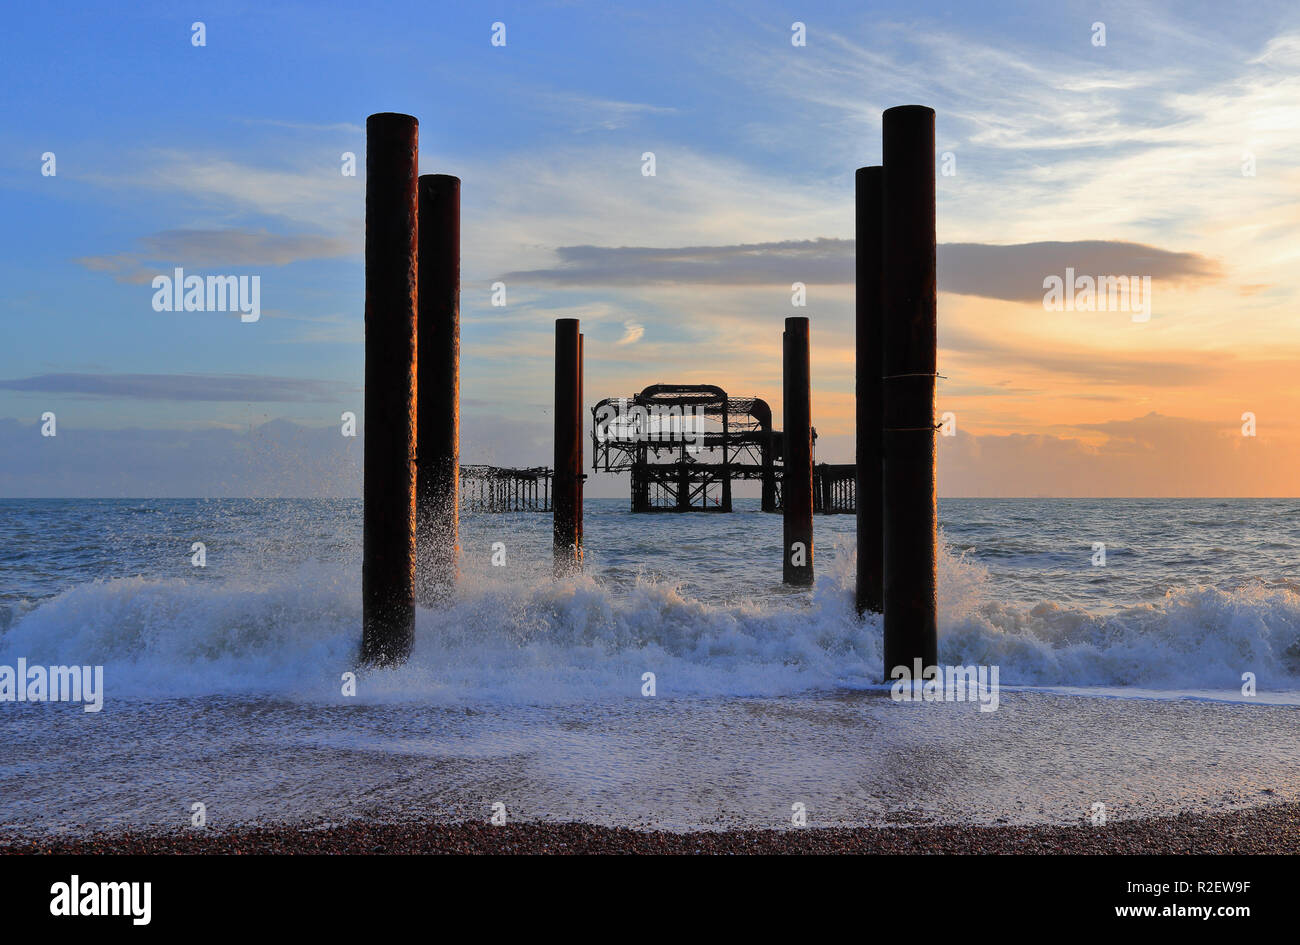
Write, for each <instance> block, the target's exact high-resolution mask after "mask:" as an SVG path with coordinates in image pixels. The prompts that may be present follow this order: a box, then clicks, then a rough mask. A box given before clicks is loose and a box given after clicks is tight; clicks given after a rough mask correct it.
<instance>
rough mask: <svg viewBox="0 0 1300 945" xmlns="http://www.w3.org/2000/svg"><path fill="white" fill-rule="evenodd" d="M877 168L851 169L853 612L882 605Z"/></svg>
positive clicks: (879, 295) (874, 608)
mask: <svg viewBox="0 0 1300 945" xmlns="http://www.w3.org/2000/svg"><path fill="white" fill-rule="evenodd" d="M881 174H882V169H881V168H879V167H860V168H858V172H857V174H856V175H855V178H854V183H855V195H854V197H855V206H856V210H855V214H854V218H855V221H856V222H855V224H854V229H855V231H856V235H855V246H856V250H855V252H856V257H857V258H856V261H855V262H856V270H857V272H856V275H857V280H856V281H857V298H856V306H857V318H856V321H857V391H856V394H857V397H856V400H857V413H858V416H857V473H856V482H855V483H854V488H855V489H856V490H857V495H856V502H857V512H858V581H857V607H858V613H859V614H863V613H866V612H867V611H869V610H870V611H874V612H875V613H880V612H881V611H882V610H884V604H885V594H884V583H885V579H884V554H885V547H884V536H883V523H882V521H881V516H882V514H883V506H882V502H881V498H882V484H881V475H882V469H881V463H882V462H883V456H882V454H881V447H882V441H881V437H882V434H881V432H880V431H881V427H883V426H884V423H883V422H882V415H881V392H880V376H881V374H882V373H883V372H882V371H881V369H880V365H881V344H880V342H881V338H882V335H881V317H880V316H881V304H882V297H881V284H880V265H881V260H880V253H881V245H880V227H881V220H880V198H881V194H880V183H881Z"/></svg>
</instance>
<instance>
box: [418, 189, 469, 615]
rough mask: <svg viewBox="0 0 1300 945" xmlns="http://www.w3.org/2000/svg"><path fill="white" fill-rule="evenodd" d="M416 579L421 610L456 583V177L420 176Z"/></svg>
mask: <svg viewBox="0 0 1300 945" xmlns="http://www.w3.org/2000/svg"><path fill="white" fill-rule="evenodd" d="M419 190H420V261H419V289H420V293H419V295H420V322H419V344H418V348H419V370H418V375H419V385H418V389H419V410H418V411H417V418H416V430H417V434H418V435H417V438H416V454H415V455H416V477H415V490H416V491H415V495H416V499H415V513H416V532H415V535H416V566H417V569H416V580H417V592H418V593H417V596H418V597H419V600H420V603H422V604H424V605H425V606H431V605H433V604H436V603H437V602H438V600H440V599H441V598H443V597H445V596H446V595H447V594H448V593H450V591H451V589H452V587H453V586H454V585H455V582H456V558H457V552H458V548H457V545H458V541H459V526H460V522H459V510H458V508H457V499H458V497H459V492H460V178H458V177H450V176H448V175H446V174H424V175H422V176H421V177H420V182H419Z"/></svg>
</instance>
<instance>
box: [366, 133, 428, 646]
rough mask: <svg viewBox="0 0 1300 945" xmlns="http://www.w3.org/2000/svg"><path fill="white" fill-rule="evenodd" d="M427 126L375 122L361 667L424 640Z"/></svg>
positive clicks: (369, 141)
mask: <svg viewBox="0 0 1300 945" xmlns="http://www.w3.org/2000/svg"><path fill="white" fill-rule="evenodd" d="M418 139H419V123H418V122H417V121H416V120H415V119H414V118H412V117H411V116H410V115H397V114H392V113H384V114H379V115H371V116H370V117H369V118H368V119H366V313H365V325H366V366H365V383H366V412H365V460H364V462H365V473H364V475H365V481H364V486H363V495H364V510H363V512H362V516H363V524H362V543H363V550H362V563H361V622H362V636H361V659H362V661H363V662H365V663H371V664H379V665H383V664H391V663H399V662H401V661H403V660H405V659H406V657H407V656H408V655H409V653H410V650H411V643H412V641H413V640H414V636H415V399H416V361H415V352H416V337H415V335H416V304H417V303H416V258H417V245H416V241H417V236H418V234H417V221H418V202H417V198H416V175H417V156H416V155H417V151H418Z"/></svg>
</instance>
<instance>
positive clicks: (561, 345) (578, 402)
mask: <svg viewBox="0 0 1300 945" xmlns="http://www.w3.org/2000/svg"><path fill="white" fill-rule="evenodd" d="M581 392H582V341H581V335H580V334H579V332H578V319H576V318H557V319H556V320H555V463H554V469H555V481H554V483H553V485H552V488H553V489H554V491H553V493H552V495H551V507H552V509H553V510H554V511H553V527H552V537H553V545H554V554H555V574H556V576H557V577H560V576H563V575H565V574H568V573H569V572H571V571H574V570H577V569H580V568H581V567H582V393H581Z"/></svg>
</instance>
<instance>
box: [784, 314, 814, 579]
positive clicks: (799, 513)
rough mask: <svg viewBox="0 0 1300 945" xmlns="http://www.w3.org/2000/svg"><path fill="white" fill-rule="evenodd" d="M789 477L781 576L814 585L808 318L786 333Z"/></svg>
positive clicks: (790, 323) (788, 323)
mask: <svg viewBox="0 0 1300 945" xmlns="http://www.w3.org/2000/svg"><path fill="white" fill-rule="evenodd" d="M782 355H783V356H782V361H783V371H782V374H783V376H784V398H783V399H784V402H785V407H784V411H783V413H784V416H783V422H784V424H785V473H784V482H783V483H782V487H781V490H782V491H781V497H782V500H783V502H784V514H783V516H782V519H783V534H784V545H785V547H784V549H783V551H782V561H783V564H782V567H781V576H782V580H784V581H785V583H786V584H794V585H800V586H807V585H810V584H812V583H813V460H812V372H811V365H810V363H809V350H808V319H807V318H806V317H804V316H797V317H791V318H787V319H786V320H785V333H784V335H782Z"/></svg>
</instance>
